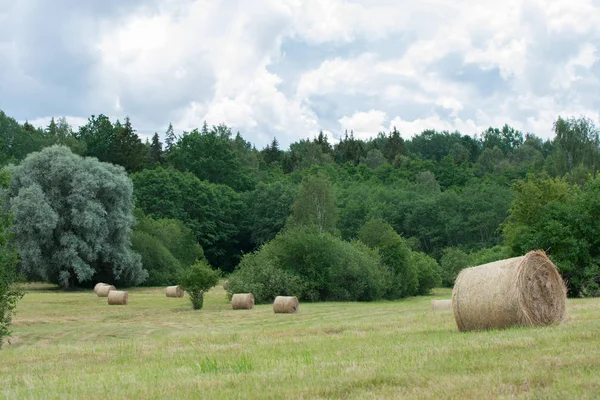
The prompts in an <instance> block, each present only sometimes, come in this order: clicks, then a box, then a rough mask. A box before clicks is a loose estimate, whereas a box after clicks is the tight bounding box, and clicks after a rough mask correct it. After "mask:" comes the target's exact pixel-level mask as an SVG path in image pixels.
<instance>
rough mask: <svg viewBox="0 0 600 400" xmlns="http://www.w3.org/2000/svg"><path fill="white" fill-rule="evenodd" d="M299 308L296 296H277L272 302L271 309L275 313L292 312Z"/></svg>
mask: <svg viewBox="0 0 600 400" xmlns="http://www.w3.org/2000/svg"><path fill="white" fill-rule="evenodd" d="M299 309H300V303H299V302H298V298H297V297H296V296H277V297H275V301H274V302H273V311H274V312H275V313H276V314H293V313H296V312H298V310H299Z"/></svg>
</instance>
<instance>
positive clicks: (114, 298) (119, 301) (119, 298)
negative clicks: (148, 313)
mask: <svg viewBox="0 0 600 400" xmlns="http://www.w3.org/2000/svg"><path fill="white" fill-rule="evenodd" d="M127 303H129V294H128V293H127V292H124V291H122V290H111V291H110V292H109V293H108V304H110V305H112V306H126V305H127Z"/></svg>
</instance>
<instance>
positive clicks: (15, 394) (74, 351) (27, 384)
mask: <svg viewBox="0 0 600 400" xmlns="http://www.w3.org/2000/svg"><path fill="white" fill-rule="evenodd" d="M450 293H451V291H450V290H449V289H436V290H434V295H433V296H424V297H414V298H408V299H405V300H400V301H393V302H375V303H312V304H310V303H302V304H301V305H300V312H299V313H297V314H274V313H273V310H272V306H271V305H258V306H256V307H255V308H254V309H253V310H250V311H234V310H232V309H231V306H230V305H229V304H228V302H227V300H226V297H225V292H224V290H223V288H222V286H218V287H216V288H214V289H213V290H211V291H210V292H209V293H207V294H206V296H205V301H204V308H203V309H202V310H200V311H193V310H192V309H191V306H190V303H189V299H188V298H187V297H185V298H167V297H165V292H164V288H139V289H137V288H136V289H131V290H129V294H130V295H129V305H128V306H108V305H107V303H106V298H98V297H96V295H95V294H94V293H93V292H92V291H91V290H89V291H71V292H64V291H61V290H58V289H55V288H54V287H52V286H50V285H40V284H35V285H30V286H28V288H27V294H26V296H25V297H24V298H23V299H22V300H21V301H20V303H19V305H18V307H17V313H16V315H15V317H14V320H13V337H12V338H11V339H10V344H9V343H5V346H4V347H3V349H2V350H0V397H2V398H7V399H69V398H85V399H108V398H129V399H152V398H167V397H173V398H182V399H187V398H190V399H197V398H209V399H237V398H239V399H339V398H344V399H354V398H361V399H362V398H369V399H371V398H382V399H383V398H385V399H390V398H398V399H400V398H401V399H411V398H416V399H421V398H436V399H446V398H447V399H453V398H460V399H482V398H544V399H554V398H556V399H558V398H560V399H564V398H577V399H585V398H598V396H600V374H599V373H598V371H600V299H569V300H568V319H567V321H565V323H564V324H562V325H560V326H553V327H546V328H512V329H506V330H502V331H489V332H470V333H459V332H458V330H457V328H456V324H455V321H454V318H453V316H452V310H435V311H434V310H432V309H431V301H432V299H443V298H449V297H450Z"/></svg>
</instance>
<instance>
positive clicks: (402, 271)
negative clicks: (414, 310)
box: [358, 219, 419, 299]
mask: <svg viewBox="0 0 600 400" xmlns="http://www.w3.org/2000/svg"><path fill="white" fill-rule="evenodd" d="M358 237H359V239H360V240H361V242H363V243H365V244H366V245H367V246H369V247H371V248H373V249H378V250H379V253H380V254H381V260H382V262H383V264H384V265H385V266H386V267H387V268H388V269H389V272H390V280H389V282H388V285H387V290H386V293H385V298H387V299H398V298H401V297H405V296H412V295H415V294H417V292H418V290H419V276H418V271H417V268H416V267H415V266H414V264H413V263H412V262H411V260H410V256H411V250H410V248H409V247H408V245H407V244H406V242H405V241H404V239H402V237H401V236H400V235H399V234H398V233H396V231H395V230H394V228H392V226H391V225H390V224H388V223H387V222H385V221H384V220H382V219H371V220H370V221H367V222H366V223H365V224H364V225H363V226H362V228H361V229H360V231H359V233H358Z"/></svg>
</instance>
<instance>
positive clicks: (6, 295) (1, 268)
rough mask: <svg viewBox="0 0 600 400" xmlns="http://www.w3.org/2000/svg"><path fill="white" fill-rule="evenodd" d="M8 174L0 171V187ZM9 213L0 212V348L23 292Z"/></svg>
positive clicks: (3, 186)
mask: <svg viewBox="0 0 600 400" xmlns="http://www.w3.org/2000/svg"><path fill="white" fill-rule="evenodd" d="M8 183H9V175H8V173H7V171H6V170H2V171H0V187H2V188H5V189H6V188H7V187H8ZM11 219H12V217H11V215H10V213H8V212H3V213H2V214H0V348H2V342H3V339H4V338H5V337H7V336H8V335H10V324H11V322H12V314H13V312H14V309H15V307H16V306H17V302H18V301H19V299H20V298H21V297H23V295H24V292H23V291H22V290H21V289H19V288H18V287H17V286H16V284H15V283H16V281H17V270H16V265H17V252H16V249H15V248H14V246H13V245H12V244H11V243H10V239H11V233H10V230H9V228H10V224H11Z"/></svg>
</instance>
